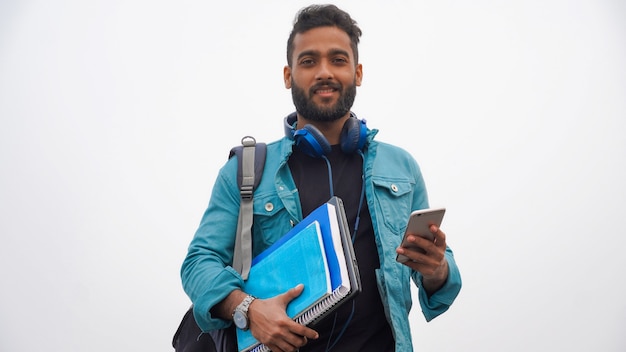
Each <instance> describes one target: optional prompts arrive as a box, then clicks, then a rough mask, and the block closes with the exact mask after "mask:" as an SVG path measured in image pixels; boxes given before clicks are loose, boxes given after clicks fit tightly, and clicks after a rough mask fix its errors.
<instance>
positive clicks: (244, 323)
mask: <svg viewBox="0 0 626 352" xmlns="http://www.w3.org/2000/svg"><path fill="white" fill-rule="evenodd" d="M255 299H256V297H254V296H251V295H247V296H246V298H244V299H243V301H241V303H239V305H238V306H237V308H235V311H234V312H233V322H234V323H235V326H236V327H238V328H239V329H241V330H244V331H245V330H248V329H249V328H250V321H249V320H248V308H250V304H251V303H252V301H254V300H255Z"/></svg>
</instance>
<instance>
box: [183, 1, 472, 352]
mask: <svg viewBox="0 0 626 352" xmlns="http://www.w3.org/2000/svg"><path fill="white" fill-rule="evenodd" d="M360 35H361V30H360V29H359V28H358V26H357V25H356V22H355V21H354V20H353V19H352V18H351V17H350V16H349V14H347V13H345V12H344V11H342V10H340V9H338V8H337V7H335V6H333V5H325V6H310V7H307V8H305V9H303V10H301V11H300V12H299V13H298V16H297V17H296V21H295V22H294V27H293V30H292V33H291V35H290V37H289V40H288V44H287V63H288V65H287V66H286V67H285V68H284V81H285V86H286V88H288V89H291V91H292V96H293V102H294V105H295V107H296V113H294V114H291V115H290V116H289V117H288V118H287V119H286V121H285V123H286V124H287V126H286V131H287V135H286V136H285V137H284V138H282V139H281V140H278V141H276V142H273V143H270V144H268V149H267V159H266V166H265V170H264V172H263V177H262V179H261V183H260V185H259V186H258V188H257V190H256V192H255V197H254V225H253V226H254V227H253V255H256V254H258V253H260V252H261V251H262V250H264V249H265V248H267V247H268V246H269V245H270V244H271V243H273V242H275V241H276V240H277V239H279V238H280V237H281V236H282V235H283V234H285V233H286V232H287V231H289V229H290V228H291V227H292V226H293V224H294V223H297V222H298V221H300V220H302V218H303V217H305V216H306V215H308V214H309V213H310V212H311V211H312V210H314V209H315V208H317V207H318V206H320V205H321V204H323V203H325V202H326V201H328V199H329V198H330V195H331V194H332V195H337V196H338V197H340V198H341V199H342V200H343V202H344V205H345V208H346V213H347V217H348V223H349V225H350V230H351V232H352V233H353V236H354V248H355V253H356V256H357V262H358V265H359V270H360V273H361V281H362V284H363V290H362V292H361V293H360V294H359V295H357V296H356V298H355V299H354V302H353V304H352V303H346V304H344V305H342V306H341V307H340V308H339V309H338V310H337V312H336V313H335V314H332V315H330V316H329V317H328V318H326V319H325V320H323V321H321V322H320V323H318V324H317V325H316V326H311V327H305V326H302V325H300V324H297V323H296V322H294V321H293V320H291V319H290V318H289V317H288V316H287V315H286V314H285V308H286V306H287V305H288V303H289V302H290V301H291V300H292V299H294V298H295V297H297V296H298V295H299V294H300V293H301V292H302V289H303V287H302V286H301V285H300V286H297V287H294V288H292V289H291V290H289V291H288V292H285V293H284V294H282V295H279V296H276V297H273V298H270V299H253V297H248V295H247V294H246V293H245V292H243V291H242V287H243V283H244V281H243V280H242V278H241V276H240V275H239V274H238V273H237V272H236V271H235V270H233V268H232V267H231V266H230V265H231V264H232V260H233V248H234V243H235V230H236V226H237V216H238V211H239V189H238V187H237V183H236V172H237V162H236V160H232V159H231V160H229V161H228V163H227V164H226V165H225V166H224V167H223V168H222V169H221V170H220V172H219V175H218V178H217V180H216V183H215V185H214V188H213V192H212V195H211V200H210V202H209V206H208V208H207V210H206V212H205V214H204V217H203V219H202V221H201V224H200V226H199V229H198V231H197V233H196V235H195V237H194V239H193V241H192V242H191V244H190V247H189V252H188V255H187V258H186V259H185V261H184V263H183V267H182V270H181V275H182V280H183V286H184V288H185V291H186V292H187V293H188V295H189V296H190V298H191V300H192V302H193V303H194V315H195V317H196V320H197V322H198V324H199V326H200V327H201V328H202V329H203V330H205V331H208V330H212V329H217V328H222V327H226V326H229V325H230V324H231V323H232V321H233V313H234V312H235V311H236V310H241V309H244V308H245V310H247V321H244V324H245V325H246V327H249V328H250V330H251V332H252V334H253V336H255V338H256V339H257V340H259V341H260V342H262V343H264V344H265V345H267V346H268V347H270V348H271V349H272V351H295V350H298V349H299V350H300V351H327V350H330V349H332V350H336V351H376V352H381V351H412V343H411V333H410V327H409V321H408V314H409V310H410V308H411V286H410V281H411V278H412V279H413V280H414V281H415V282H416V284H417V286H418V287H419V300H420V305H421V308H422V311H423V313H424V316H425V318H426V319H427V320H431V319H433V318H435V317H436V316H438V315H439V314H441V313H443V312H445V311H446V310H447V309H448V307H449V306H450V305H451V304H452V302H453V301H454V299H455V298H456V296H457V294H458V292H459V290H460V288H461V278H460V274H459V271H458V269H457V266H456V264H455V262H454V258H453V255H452V251H451V250H450V249H449V248H448V247H447V245H446V236H445V234H444V233H443V232H442V231H441V230H440V229H439V228H437V227H436V226H432V227H431V228H430V230H431V232H432V233H433V234H434V236H435V240H434V241H429V240H426V239H424V238H421V237H417V236H411V237H410V241H412V242H413V243H414V244H415V245H417V246H419V247H420V248H421V249H423V251H420V250H415V249H411V248H408V247H398V245H399V243H400V241H401V238H402V235H403V231H404V228H405V227H406V223H407V219H408V216H409V214H410V212H411V211H412V210H416V209H422V208H427V207H428V199H427V194H426V189H425V186H424V181H423V178H422V176H421V173H420V170H419V167H418V165H417V163H416V162H415V161H414V159H413V158H412V157H411V156H410V155H409V154H408V153H406V152H405V151H404V150H401V149H400V148H397V147H394V146H392V145H389V144H386V143H382V142H378V141H375V140H374V136H375V134H376V132H377V131H376V130H370V129H368V128H367V127H365V124H364V122H363V121H359V120H358V119H357V118H356V117H355V115H354V114H353V113H352V112H351V111H350V109H351V107H352V104H353V102H354V99H355V96H356V87H357V86H360V85H361V79H362V77H363V71H362V66H361V64H359V63H358V47H357V46H358V42H359V37H360ZM305 126H307V127H305ZM310 144H314V147H320V148H319V150H317V149H316V148H309V147H310ZM312 149H314V150H313V151H312ZM329 175H330V176H329ZM398 253H400V254H404V255H406V256H407V257H409V258H410V259H412V260H410V261H408V262H406V263H404V264H400V263H398V262H397V261H396V260H395V258H396V254H398Z"/></svg>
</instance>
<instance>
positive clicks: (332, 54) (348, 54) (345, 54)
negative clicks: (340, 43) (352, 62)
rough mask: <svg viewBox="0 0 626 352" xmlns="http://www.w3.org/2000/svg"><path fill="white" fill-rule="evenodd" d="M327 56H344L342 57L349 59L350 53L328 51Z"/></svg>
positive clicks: (338, 50) (334, 50)
mask: <svg viewBox="0 0 626 352" xmlns="http://www.w3.org/2000/svg"><path fill="white" fill-rule="evenodd" d="M328 55H329V56H335V55H344V56H347V57H350V53H348V52H347V51H345V50H343V49H331V50H329V51H328Z"/></svg>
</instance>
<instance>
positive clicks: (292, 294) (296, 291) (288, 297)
mask: <svg viewBox="0 0 626 352" xmlns="http://www.w3.org/2000/svg"><path fill="white" fill-rule="evenodd" d="M302 291H304V285H303V284H298V285H297V286H296V287H294V288H292V289H289V291H287V292H285V294H284V295H283V296H284V298H285V303H289V302H291V301H292V300H293V299H294V298H296V297H298V296H300V294H301V293H302Z"/></svg>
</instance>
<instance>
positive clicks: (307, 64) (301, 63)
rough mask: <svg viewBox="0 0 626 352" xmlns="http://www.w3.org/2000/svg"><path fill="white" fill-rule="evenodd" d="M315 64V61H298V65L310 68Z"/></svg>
mask: <svg viewBox="0 0 626 352" xmlns="http://www.w3.org/2000/svg"><path fill="white" fill-rule="evenodd" d="M314 63H315V61H313V59H304V60H301V61H300V65H304V66H311V65H313V64H314Z"/></svg>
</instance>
